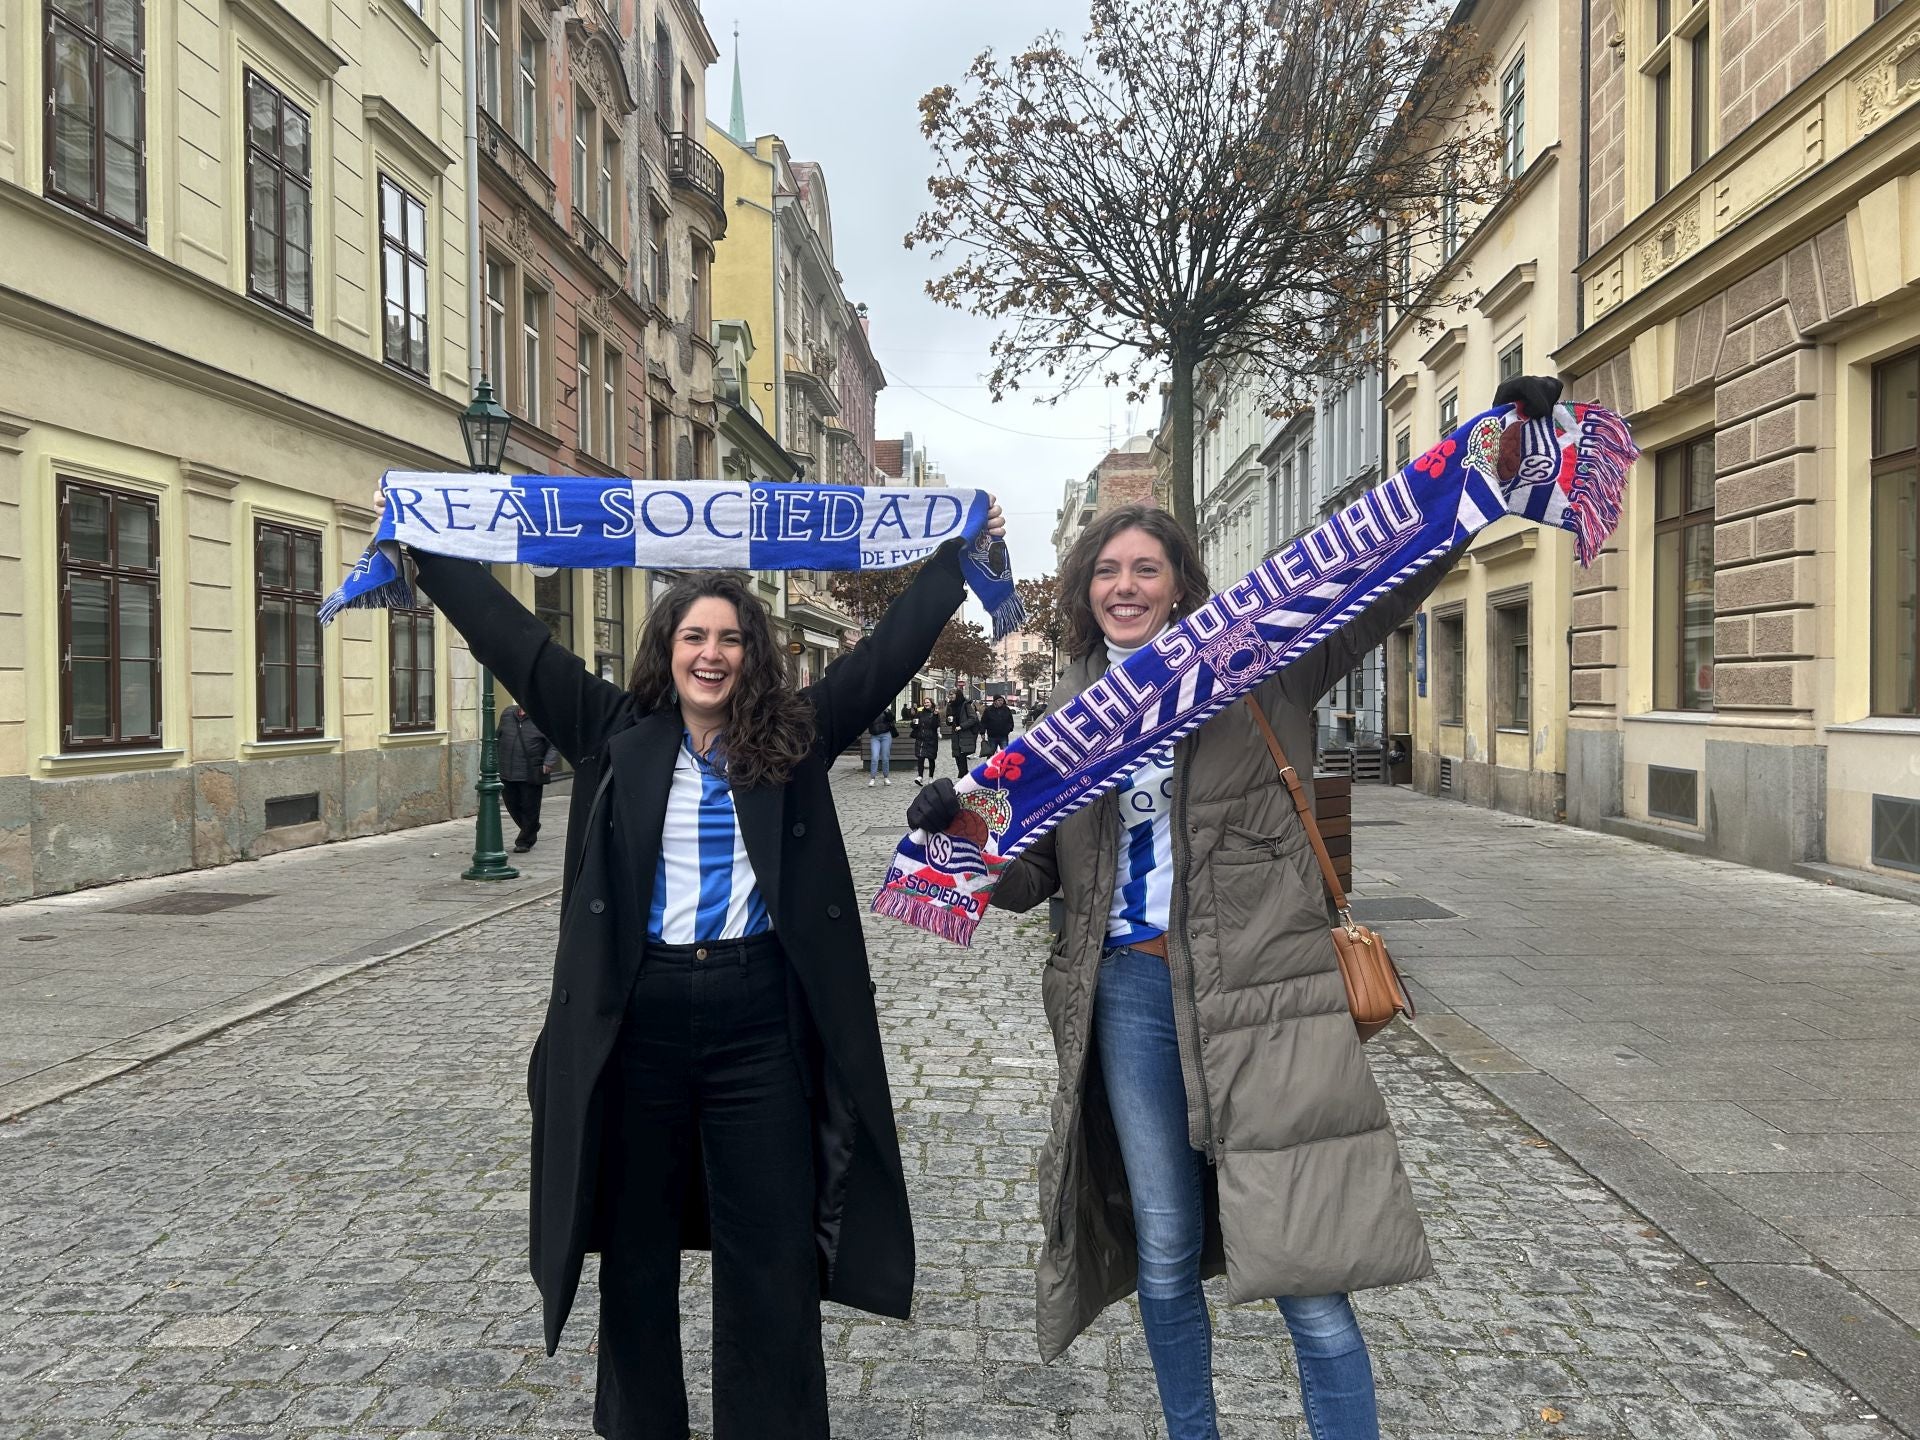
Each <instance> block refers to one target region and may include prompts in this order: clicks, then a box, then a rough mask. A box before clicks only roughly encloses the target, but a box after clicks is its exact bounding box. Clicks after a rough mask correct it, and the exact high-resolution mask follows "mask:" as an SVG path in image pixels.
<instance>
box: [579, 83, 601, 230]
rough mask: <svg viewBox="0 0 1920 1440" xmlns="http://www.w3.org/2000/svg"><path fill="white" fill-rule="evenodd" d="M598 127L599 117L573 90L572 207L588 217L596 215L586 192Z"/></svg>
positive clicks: (590, 176) (591, 172) (591, 217)
mask: <svg viewBox="0 0 1920 1440" xmlns="http://www.w3.org/2000/svg"><path fill="white" fill-rule="evenodd" d="M599 129H600V117H599V116H598V114H596V113H595V111H594V108H593V106H591V105H589V104H588V103H587V102H586V101H585V100H583V99H582V98H581V96H580V92H579V91H578V90H576V91H574V92H573V208H574V209H576V210H578V211H579V212H580V213H581V214H582V215H585V216H586V217H587V218H588V219H593V218H595V216H596V213H597V211H596V207H595V206H594V203H593V200H592V199H591V197H590V196H589V194H588V191H587V185H588V184H589V182H591V181H592V179H593V176H594V154H593V142H594V137H595V136H596V135H597V134H598V132H599Z"/></svg>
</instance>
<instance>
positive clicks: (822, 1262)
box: [413, 506, 1001, 1440]
mask: <svg viewBox="0 0 1920 1440" xmlns="http://www.w3.org/2000/svg"><path fill="white" fill-rule="evenodd" d="M988 524H989V528H990V529H991V530H992V532H993V533H994V534H996V535H998V534H1000V533H1001V520H1000V512H999V507H998V506H994V507H993V508H992V510H991V511H990V516H989V521H988ZM413 558H414V561H415V564H416V567H417V578H418V582H419V585H420V588H421V589H422V590H424V591H425V592H426V593H427V594H428V595H429V596H430V597H431V598H432V600H433V602H434V604H435V606H436V607H437V608H438V609H439V610H440V612H441V614H443V615H444V616H445V617H446V618H447V620H448V622H449V623H450V624H451V625H452V626H453V627H454V628H455V629H456V630H458V631H459V632H460V633H461V634H462V635H463V636H464V637H466V640H467V643H468V645H469V646H470V648H471V649H472V651H473V654H474V657H475V659H476V660H477V661H478V662H479V663H480V664H482V665H485V666H487V667H488V668H490V669H491V670H492V671H493V673H494V674H495V675H497V676H498V677H499V679H500V682H501V683H502V684H503V685H505V686H506V688H507V689H508V691H509V692H510V693H512V694H513V695H514V696H516V697H517V698H518V699H519V701H520V702H521V703H522V704H524V705H525V706H526V708H527V712H528V714H529V715H531V716H532V717H533V718H534V720H535V721H536V722H537V723H538V724H539V726H540V728H541V730H542V731H543V732H544V733H545V734H546V735H547V736H548V738H549V739H550V740H551V741H552V742H553V744H554V746H555V747H556V748H557V749H558V750H559V752H560V753H561V754H562V755H563V756H565V757H566V759H567V761H568V763H569V764H570V765H572V766H573V768H574V771H575V786H574V791H573V797H572V809H571V814H570V816H569V821H570V823H569V825H568V830H567V853H566V865H565V868H564V871H563V878H562V890H561V903H560V929H559V942H558V947H557V950H556V954H555V958H554V971H553V986H552V990H551V991H550V993H549V996H548V1000H547V1005H546V1021H545V1024H544V1026H543V1027H542V1030H541V1033H540V1038H539V1039H538V1040H537V1041H536V1042H535V1044H534V1049H533V1056H532V1059H531V1061H530V1063H529V1065H528V1071H527V1093H528V1099H529V1101H530V1102H531V1105H532V1108H533V1159H532V1174H531V1207H532V1215H531V1250H532V1254H531V1266H532V1270H533V1277H534V1280H535V1283H536V1284H537V1285H538V1286H539V1288H540V1293H541V1298H542V1303H543V1318H544V1330H545V1340H546V1346H547V1351H548V1353H549V1354H551V1353H553V1351H554V1350H555V1349H556V1348H557V1346H558V1344H559V1340H560V1333H561V1330H562V1328H563V1327H564V1325H565V1323H566V1320H567V1316H568V1314H569V1312H570V1310H571V1308H572V1305H573V1300H574V1295H575V1292H576V1291H577V1289H578V1287H579V1282H580V1272H581V1265H582V1260H583V1257H584V1255H585V1254H586V1252H588V1251H590V1250H594V1251H598V1252H599V1253H600V1257H601V1262H600V1339H599V1359H598V1382H597V1393H596V1399H595V1405H594V1429H595V1431H596V1432H597V1433H598V1434H600V1435H603V1436H608V1437H611V1440H642V1437H645V1440H683V1437H685V1436H687V1435H688V1433H689V1425H688V1405H687V1394H686V1384H685V1378H684V1373H683V1369H682V1360H681V1350H680V1307H679V1283H680V1267H681V1251H682V1249H683V1248H710V1249H711V1250H712V1252H713V1261H712V1275H713V1422H712V1429H711V1433H712V1435H713V1437H714V1440H821V1437H825V1436H826V1435H827V1434H828V1420H827V1398H826V1372H825V1365H824V1361H823V1357H822V1354H821V1342H820V1333H821V1332H820V1325H821V1318H820V1304H821V1301H822V1299H827V1300H833V1301H835V1302H837V1303H840V1304H844V1305H848V1306H852V1307H854V1308H856V1309H860V1310H866V1311H870V1312H873V1313H875V1314H880V1315H887V1316H893V1317H895V1318H901V1319H904V1318H905V1317H906V1315H907V1313H908V1310H909V1307H910V1303H911V1300H912V1295H913V1275H914V1259H913V1229H912V1221H911V1218H910V1216H909V1213H908V1208H907V1189H906V1181H905V1176H904V1174H903V1173H902V1170H901V1164H900V1150H899V1142H898V1139H897V1136H896V1133H895V1130H894V1116H893V1103H892V1098H891V1095H890V1093H889V1090H888V1086H887V1075H886V1065H885V1060H884V1056H883V1053H882V1050H881V1044H880V1029H879V1022H878V1019H877V1017H876V1015H875V1010H874V999H873V994H874V992H873V984H872V981H871V979H870V971H869V968H868V964H867V954H866V948H865V946H864V944H863V943H862V939H861V930H860V917H861V915H862V913H863V911H864V907H863V906H862V905H861V903H860V897H859V896H858V895H857V894H856V892H855V890H854V884H853V877H852V874H851V873H850V871H849V869H848V866H847V858H846V849H845V846H844V844H843V843H842V841H841V838H840V825H839V821H838V818H837V817H836V815H835V814H834V807H833V797H832V792H831V786H830V784H829V779H828V766H829V764H830V762H831V760H832V759H833V757H834V756H836V755H838V754H839V753H840V752H841V751H842V750H844V749H845V748H846V747H847V746H848V744H849V743H851V742H853V741H854V740H856V739H857V738H858V737H859V734H860V732H861V730H862V729H863V728H864V727H865V726H866V724H867V723H868V721H869V720H870V719H871V718H872V717H873V716H874V715H876V714H877V713H879V711H880V709H881V707H882V706H884V705H886V704H888V703H889V701H890V700H891V698H892V697H893V696H894V695H897V694H898V693H899V692H900V691H901V690H902V689H903V688H904V687H905V686H906V685H907V684H908V683H909V682H910V681H911V680H912V678H913V676H914V673H915V672H916V671H917V670H918V669H919V668H920V667H921V666H922V665H923V664H924V663H925V662H926V658H927V655H928V653H929V652H930V651H931V650H932V648H933V646H934V643H935V642H936V641H937V640H938V639H939V636H940V631H941V629H942V627H943V626H944V625H945V624H946V622H947V620H948V618H949V617H951V616H952V614H953V613H954V611H955V610H957V609H958V608H959V606H960V602H961V600H962V598H963V597H964V594H965V591H964V588H963V586H962V582H961V575H960V563H959V542H957V541H955V542H949V543H948V544H947V545H945V546H942V547H941V548H940V549H939V550H938V551H936V552H935V554H934V555H933V557H932V558H930V559H929V560H927V562H926V563H925V564H924V565H923V566H922V567H921V569H920V573H919V574H918V575H917V576H916V577H915V579H914V581H913V584H912V585H911V586H910V587H909V588H908V589H907V591H906V592H905V594H903V595H902V596H901V597H900V598H899V599H898V600H897V601H895V602H894V604H893V605H892V606H891V607H890V608H889V609H888V611H887V613H886V615H885V616H884V617H882V619H881V620H880V622H879V624H878V625H877V626H876V627H875V630H874V633H873V634H872V635H871V636H870V637H869V638H867V639H865V640H863V641H862V642H861V643H860V644H859V645H857V646H855V647H854V649H853V650H852V651H851V652H850V653H849V654H847V655H846V656H844V657H842V658H841V659H840V660H838V661H836V662H835V663H834V664H833V665H831V666H830V667H828V669H827V670H826V672H825V674H823V675H822V676H821V677H820V679H819V680H818V681H817V682H816V683H815V684H813V685H811V686H810V687H808V688H806V689H804V690H796V689H794V688H793V686H792V685H791V683H790V682H789V680H788V678H787V672H786V667H785V664H784V663H783V659H782V657H781V656H780V655H779V653H778V651H777V650H776V648H775V646H774V643H773V635H772V627H771V625H770V624H769V621H768V618H767V614H766V610H765V607H764V606H763V605H762V604H761V602H760V600H759V599H758V597H757V596H756V595H755V594H754V591H753V587H752V584H751V582H750V581H749V580H748V578H747V577H745V576H742V575H737V574H733V573H730V572H705V573H697V574H694V575H691V576H688V577H686V578H683V579H681V580H679V581H677V582H675V584H674V585H673V586H672V587H671V588H670V589H669V590H668V591H667V592H666V594H664V595H663V596H661V597H660V599H658V600H657V601H655V602H654V605H653V608H652V611H651V613H650V614H649V616H648V618H647V622H646V625H645V627H644V629H643V631H642V633H641V636H640V642H639V645H638V646H637V647H636V648H637V650H638V656H637V660H636V663H635V666H634V672H633V677H632V680H631V683H630V684H629V686H628V687H627V688H625V689H622V688H621V687H619V686H617V685H614V684H612V683H610V682H608V681H606V680H603V679H601V678H600V677H598V676H596V675H594V674H592V673H590V672H589V671H588V670H587V668H586V667H585V666H584V665H583V664H582V663H581V661H580V659H579V658H578V657H577V656H575V655H572V654H570V653H569V652H568V651H567V650H565V649H564V648H563V647H561V646H560V645H559V644H557V643H556V642H555V641H554V640H553V639H552V637H551V636H550V635H549V633H548V631H547V627H546V625H545V624H544V623H543V622H542V621H540V620H538V619H536V618H535V617H534V616H533V615H532V614H530V613H528V611H527V610H526V609H525V608H524V607H523V606H522V605H521V604H520V603H519V601H517V600H516V599H515V598H514V597H513V596H512V595H511V594H509V593H508V592H507V591H506V590H505V589H504V588H503V587H502V586H501V585H500V584H499V583H498V582H497V581H496V580H494V579H493V578H492V577H491V576H490V575H489V574H488V573H487V571H486V570H485V568H484V567H482V566H481V565H478V564H476V563H474V562H471V561H465V560H455V559H449V558H446V557H444V556H435V555H427V554H417V555H415V556H414V557H413Z"/></svg>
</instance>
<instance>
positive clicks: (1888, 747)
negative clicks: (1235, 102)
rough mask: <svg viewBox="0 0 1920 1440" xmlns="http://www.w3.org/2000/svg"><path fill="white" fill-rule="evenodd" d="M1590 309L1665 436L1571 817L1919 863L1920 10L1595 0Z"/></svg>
mask: <svg viewBox="0 0 1920 1440" xmlns="http://www.w3.org/2000/svg"><path fill="white" fill-rule="evenodd" d="M1591 15H1592V24H1591V29H1590V33H1589V34H1588V36H1587V37H1586V40H1587V44H1586V53H1587V54H1588V55H1589V57H1590V64H1589V69H1588V72H1587V75H1586V87H1587V96H1588V103H1589V107H1590V110H1591V114H1592V117H1593V131H1592V143H1591V145H1590V147H1589V149H1588V152H1587V156H1586V162H1585V163H1586V191H1587V195H1586V213H1585V225H1584V233H1583V234H1582V235H1581V237H1580V238H1581V252H1580V261H1579V267H1578V272H1577V274H1578V304H1579V311H1578V321H1579V323H1578V326H1577V330H1576V333H1574V335H1573V338H1572V339H1571V340H1570V341H1569V342H1568V343H1567V344H1565V345H1564V346H1563V347H1562V348H1561V349H1560V350H1559V351H1558V353H1557V355H1556V356H1555V359H1556V360H1557V362H1558V363H1559V365H1560V366H1561V368H1562V369H1563V370H1564V371H1566V372H1568V373H1569V374H1571V375H1572V376H1574V377H1576V383H1575V389H1576V393H1578V394H1580V395H1582V396H1586V397H1591V398H1594V399H1597V400H1600V401H1601V402H1603V403H1605V404H1607V405H1610V406H1612V407H1613V408H1615V409H1617V410H1620V411H1621V412H1623V413H1624V414H1626V415H1627V416H1628V417H1629V418H1630V419H1631V420H1632V422H1633V426H1634V431H1635V435H1636V437H1637V439H1638V440H1639V442H1640V444H1641V445H1642V447H1643V448H1644V450H1645V456H1644V458H1643V459H1642V461H1641V462H1640V464H1639V466H1638V467H1637V471H1636V473H1635V476H1634V481H1633V486H1632V489H1631V492H1630V494H1629V497H1628V503H1627V507H1626V511H1625V513H1624V515H1623V516H1622V521H1621V526H1620V529H1619V532H1618V534H1617V535H1616V536H1615V539H1614V542H1613V544H1612V545H1611V546H1610V547H1609V548H1608V550H1607V552H1606V554H1605V556H1604V557H1603V558H1602V561H1601V563H1600V564H1599V565H1598V566H1597V567H1595V568H1594V569H1593V570H1590V571H1587V572H1585V573H1584V574H1579V573H1576V575H1575V576H1574V580H1573V608H1572V617H1571V619H1572V627H1573V653H1572V699H1573V710H1572V718H1571V721H1570V734H1569V737H1568V756H1567V808H1568V811H1569V813H1570V815H1571V817H1572V818H1573V819H1575V820H1576V821H1578V822H1580V823H1582V824H1587V825H1594V826H1599V827H1602V828H1608V829H1614V830H1619V831H1624V832H1626V833H1631V834H1634V835H1638V836H1641V837H1644V838H1652V839H1658V840H1661V841H1664V842H1665V843H1668V844H1672V845H1675V846H1678V847H1682V848H1686V849H1690V850H1695V851H1700V852H1705V853H1711V854H1716V855H1722V856H1727V857H1729V858H1733V859H1738V860H1743V861H1747V862H1750V863H1755V864H1762V865H1769V866H1776V867H1789V866H1832V867H1839V868H1840V869H1842V870H1844V871H1847V872H1852V873H1851V875H1850V877H1849V878H1853V879H1855V880H1856V881H1858V880H1859V872H1865V871H1871V872H1875V873H1876V874H1877V875H1878V876H1880V877H1881V880H1880V881H1878V882H1875V881H1867V882H1865V883H1870V884H1871V883H1892V882H1895V881H1898V880H1899V877H1902V876H1906V877H1909V881H1910V880H1911V877H1912V876H1913V875H1914V874H1915V873H1916V872H1920V618H1917V617H1920V520H1917V519H1916V514H1917V510H1916V478H1915V477H1916V473H1920V442H1916V438H1915V437H1916V435H1920V298H1916V297H1920V250H1916V247H1915V237H1916V235H1920V226H1917V225H1916V221H1920V186H1917V185H1916V181H1915V178H1914V177H1915V173H1916V171H1920V6H1916V5H1914V4H1912V3H1900V4H1895V3H1890V0H1691V3H1689V0H1672V3H1670V4H1668V3H1664V0H1663V3H1662V4H1660V5H1658V6H1655V5H1652V4H1644V5H1640V4H1626V3H1622V0H1594V3H1593V5H1592V7H1591Z"/></svg>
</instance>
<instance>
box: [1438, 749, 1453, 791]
mask: <svg viewBox="0 0 1920 1440" xmlns="http://www.w3.org/2000/svg"><path fill="white" fill-rule="evenodd" d="M1440 793H1441V794H1442V795H1451V794H1452V793H1453V761H1451V760H1449V759H1447V758H1446V757H1444V756H1443V757H1441V760H1440Z"/></svg>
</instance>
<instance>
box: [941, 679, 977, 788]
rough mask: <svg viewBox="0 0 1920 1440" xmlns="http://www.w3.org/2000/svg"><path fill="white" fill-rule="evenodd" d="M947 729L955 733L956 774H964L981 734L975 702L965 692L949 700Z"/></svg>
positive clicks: (954, 757) (954, 758)
mask: <svg viewBox="0 0 1920 1440" xmlns="http://www.w3.org/2000/svg"><path fill="white" fill-rule="evenodd" d="M947 729H948V730H949V731H951V732H952V735H953V763H954V766H955V769H954V774H956V775H964V774H966V773H967V762H968V761H970V760H972V759H973V752H974V749H975V747H976V745H977V744H978V741H979V735H980V717H979V716H978V715H976V714H974V711H973V702H972V701H971V700H969V699H967V697H966V694H965V693H964V692H961V693H957V694H955V695H954V697H953V699H951V700H949V701H948V702H947Z"/></svg>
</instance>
